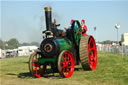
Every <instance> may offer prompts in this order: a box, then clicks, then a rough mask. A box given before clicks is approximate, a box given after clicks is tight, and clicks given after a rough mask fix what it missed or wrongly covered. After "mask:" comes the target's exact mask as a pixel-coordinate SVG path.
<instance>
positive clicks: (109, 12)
mask: <svg viewBox="0 0 128 85" xmlns="http://www.w3.org/2000/svg"><path fill="white" fill-rule="evenodd" d="M46 6H50V7H52V19H54V18H56V19H57V23H59V24H61V26H60V27H59V29H64V27H65V26H66V27H67V26H69V25H70V20H71V19H75V20H79V21H81V20H82V19H85V22H86V25H87V27H88V32H87V34H89V35H93V36H94V37H95V38H96V40H97V41H103V40H117V30H116V29H115V27H114V25H115V24H117V23H119V24H120V25H121V27H120V29H119V36H121V34H122V33H126V32H127V33H128V1H127V0H123V1H122V0H109V1H103V0H100V1H97V0H96V1H95V0H91V1H87V0H86V1H79V0H78V1H52V2H50V1H49V2H48V1H42V0H38V1H35V0H28V1H17V0H13V1H11V0H6V1H1V2H0V9H1V10H0V11H1V12H0V16H1V17H0V38H1V39H2V40H9V39H10V38H17V39H18V40H19V41H20V42H32V41H38V42H41V41H42V31H43V30H45V27H46V26H45V17H44V9H43V8H44V7H46ZM95 26H96V28H97V29H96V31H94V29H93V28H94V27H95ZM119 38H120V37H119ZM119 40H120V39H119Z"/></svg>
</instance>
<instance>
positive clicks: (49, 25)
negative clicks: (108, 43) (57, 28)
mask: <svg viewBox="0 0 128 85" xmlns="http://www.w3.org/2000/svg"><path fill="white" fill-rule="evenodd" d="M44 10H45V20H46V30H47V31H51V29H52V17H51V15H52V14H51V8H50V7H45V8H44Z"/></svg>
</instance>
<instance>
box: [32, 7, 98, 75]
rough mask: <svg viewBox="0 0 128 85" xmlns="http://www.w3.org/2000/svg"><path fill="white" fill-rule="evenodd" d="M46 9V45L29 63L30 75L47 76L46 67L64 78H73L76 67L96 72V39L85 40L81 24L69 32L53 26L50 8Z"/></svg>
mask: <svg viewBox="0 0 128 85" xmlns="http://www.w3.org/2000/svg"><path fill="white" fill-rule="evenodd" d="M44 9H45V19H46V30H45V31H43V35H44V36H43V41H42V43H41V44H40V48H39V49H38V50H36V51H35V52H34V53H33V54H32V55H31V56H30V59H29V71H30V72H31V73H32V75H33V76H34V77H41V76H44V74H45V72H46V69H47V68H46V67H47V66H48V67H49V66H50V67H51V70H52V72H53V73H55V72H58V73H60V75H61V76H62V77H64V78H68V77H71V76H72V74H73V72H74V69H75V65H79V64H80V63H81V65H82V68H83V69H84V70H95V69H96V65H97V49H96V44H95V40H94V38H93V36H91V35H86V36H82V30H81V26H80V23H79V21H77V20H75V21H74V22H73V24H72V29H70V30H67V31H66V32H64V31H62V30H59V29H57V26H58V25H56V24H52V17H51V14H52V13H51V8H48V7H46V8H44Z"/></svg>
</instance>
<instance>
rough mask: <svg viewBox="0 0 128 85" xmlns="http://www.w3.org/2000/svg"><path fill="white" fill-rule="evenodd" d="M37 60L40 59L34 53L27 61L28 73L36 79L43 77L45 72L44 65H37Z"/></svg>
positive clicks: (39, 56)
mask: <svg viewBox="0 0 128 85" xmlns="http://www.w3.org/2000/svg"><path fill="white" fill-rule="evenodd" d="M38 58H41V55H40V54H38V53H36V52H35V53H33V54H32V55H31V56H30V59H29V71H30V72H31V73H32V75H33V76H34V77H37V78H39V77H41V76H43V75H44V73H45V71H46V65H41V64H40V63H38V62H37V61H38Z"/></svg>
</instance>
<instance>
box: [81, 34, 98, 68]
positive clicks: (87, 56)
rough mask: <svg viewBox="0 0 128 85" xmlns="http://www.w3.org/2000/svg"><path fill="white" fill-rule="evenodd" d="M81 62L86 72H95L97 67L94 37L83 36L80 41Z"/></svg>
mask: <svg viewBox="0 0 128 85" xmlns="http://www.w3.org/2000/svg"><path fill="white" fill-rule="evenodd" d="M79 49H80V50H79V53H80V61H81V64H82V67H83V69H84V70H95V69H96V66H97V49H96V43H95V40H94V38H93V37H92V36H88V35H87V36H82V37H81V40H80V47H79Z"/></svg>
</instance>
